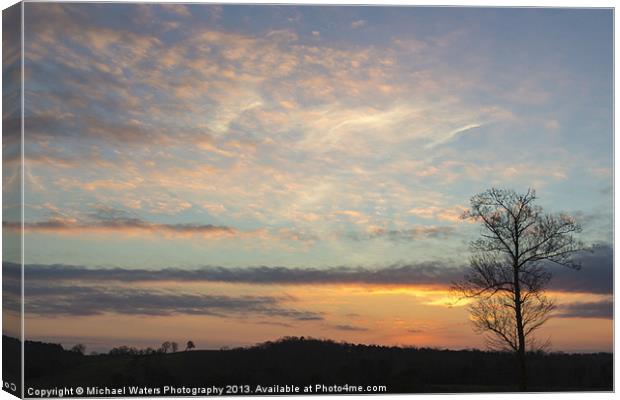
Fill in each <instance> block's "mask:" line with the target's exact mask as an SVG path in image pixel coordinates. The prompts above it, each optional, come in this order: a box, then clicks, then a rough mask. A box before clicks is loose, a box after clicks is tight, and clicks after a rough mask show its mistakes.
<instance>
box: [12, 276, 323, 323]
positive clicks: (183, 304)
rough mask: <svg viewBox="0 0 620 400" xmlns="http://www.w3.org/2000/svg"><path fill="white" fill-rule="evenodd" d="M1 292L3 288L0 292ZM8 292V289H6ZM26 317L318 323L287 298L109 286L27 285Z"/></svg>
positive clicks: (311, 314) (314, 313)
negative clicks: (200, 317) (213, 318)
mask: <svg viewBox="0 0 620 400" xmlns="http://www.w3.org/2000/svg"><path fill="white" fill-rule="evenodd" d="M3 289H4V288H3ZM7 289H8V290H9V291H11V288H10V287H7ZM25 294H26V297H27V299H26V302H25V310H26V312H27V313H32V314H37V315H45V316H60V315H71V316H90V315H99V314H103V313H118V314H127V315H153V316H166V315H173V314H187V315H212V316H218V317H224V318H227V317H240V316H256V315H258V316H263V317H274V318H285V319H290V320H295V321H315V320H322V319H323V317H322V316H321V314H319V313H316V312H311V311H303V310H297V309H292V308H287V307H284V306H283V304H282V303H284V302H286V301H290V300H291V299H290V298H281V297H273V296H236V297H235V296H222V295H208V294H196V293H178V292H176V291H175V292H171V291H164V290H155V289H149V290H145V289H136V288H123V287H114V286H113V287H110V286H105V287H104V286H77V285H70V286H69V285H54V286H50V285H49V284H45V283H41V282H37V283H35V282H31V281H28V282H27V284H26V286H25Z"/></svg>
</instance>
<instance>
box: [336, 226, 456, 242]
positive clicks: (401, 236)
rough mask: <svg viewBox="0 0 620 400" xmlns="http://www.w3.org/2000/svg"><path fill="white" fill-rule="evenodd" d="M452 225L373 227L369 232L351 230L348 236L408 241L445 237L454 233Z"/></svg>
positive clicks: (357, 238)
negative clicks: (406, 227) (401, 227)
mask: <svg viewBox="0 0 620 400" xmlns="http://www.w3.org/2000/svg"><path fill="white" fill-rule="evenodd" d="M454 231H455V229H454V227H452V226H416V227H414V228H410V229H384V228H376V227H375V228H371V229H370V230H369V231H368V232H365V233H358V232H351V233H349V234H347V237H349V238H351V239H354V240H369V239H379V238H383V239H387V240H390V241H393V242H406V241H411V240H417V239H422V238H445V237H448V236H450V235H452V234H453V233H454Z"/></svg>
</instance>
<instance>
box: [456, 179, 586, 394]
mask: <svg viewBox="0 0 620 400" xmlns="http://www.w3.org/2000/svg"><path fill="white" fill-rule="evenodd" d="M535 200H536V193H535V191H534V190H528V191H527V193H525V194H518V193H515V192H514V191H512V190H505V189H495V188H493V189H489V190H487V191H485V192H483V193H480V194H477V195H475V196H474V197H472V198H471V208H470V209H469V210H468V211H466V212H465V213H464V214H463V218H464V219H470V220H473V221H476V222H479V223H480V224H481V225H482V232H481V234H480V238H479V239H477V240H475V241H473V242H471V251H472V256H471V258H470V266H469V269H468V272H467V274H466V275H465V278H464V279H463V280H462V281H460V282H457V283H455V284H454V285H453V287H452V288H453V290H455V291H456V292H457V293H458V294H459V295H460V296H463V297H465V298H470V299H472V300H475V301H474V302H473V303H471V305H470V306H469V311H470V314H471V318H472V322H473V323H474V326H475V328H476V330H477V331H478V332H481V333H486V334H487V335H486V338H487V340H488V343H489V345H490V347H492V348H495V349H500V350H509V351H513V352H514V353H515V354H516V356H517V361H518V366H519V389H520V390H522V391H525V390H527V368H526V349H527V350H528V351H536V350H538V349H540V348H541V346H545V343H541V342H537V341H536V340H535V339H534V336H533V333H534V332H535V331H536V330H537V329H538V328H540V327H541V326H542V325H543V324H544V323H545V322H546V321H547V320H548V319H549V317H550V313H551V311H552V310H553V309H554V304H553V302H552V301H551V300H550V299H548V298H547V297H546V296H545V293H544V290H545V288H546V285H547V283H548V282H549V280H550V279H551V274H550V273H549V272H548V271H546V270H545V265H546V264H548V263H554V264H559V265H562V266H565V267H568V268H573V269H579V268H580V265H579V264H578V263H576V262H575V261H574V260H573V259H572V258H571V256H572V255H573V254H574V253H575V252H576V251H579V250H581V249H583V244H582V243H581V242H579V241H578V240H577V239H576V238H575V234H576V233H579V232H580V231H581V226H579V224H577V223H576V222H575V220H574V219H573V218H572V217H571V216H568V215H566V214H557V215H552V214H545V213H543V210H542V208H541V207H540V206H537V205H535Z"/></svg>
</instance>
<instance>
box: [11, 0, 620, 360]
mask: <svg viewBox="0 0 620 400" xmlns="http://www.w3.org/2000/svg"><path fill="white" fill-rule="evenodd" d="M24 18H25V36H24V43H25V45H24V46H25V47H24V48H25V53H24V62H25V70H24V74H25V82H24V90H25V93H24V96H25V109H24V121H25V125H24V134H25V142H24V150H25V165H24V176H25V220H24V225H25V242H24V243H25V248H24V251H25V259H24V260H23V262H24V264H25V265H26V270H25V275H26V283H25V286H26V304H25V309H26V314H25V335H26V338H27V339H28V338H29V339H36V340H45V341H54V342H60V343H63V344H66V345H72V344H75V343H78V342H79V343H84V344H85V345H86V346H87V348H88V349H90V350H105V349H109V348H110V347H112V346H116V345H122V344H126V345H136V346H140V347H142V346H147V345H153V346H155V345H157V344H159V343H161V342H163V341H165V340H174V341H178V342H180V343H184V342H185V341H186V340H190V339H191V340H193V341H194V343H196V346H197V347H198V348H219V347H222V346H241V345H250V344H254V343H258V342H262V341H266V340H273V339H277V338H279V337H282V336H287V335H299V336H302V335H303V336H313V337H326V338H332V339H336V340H345V341H350V342H360V343H376V344H386V345H414V346H431V347H441V348H472V347H477V348H482V347H484V341H483V339H482V337H481V336H480V335H477V334H476V333H475V332H474V331H473V329H472V324H471V322H470V321H469V319H468V318H469V317H468V314H467V309H466V307H465V306H464V304H454V303H455V302H454V299H453V298H452V297H451V296H450V294H449V292H448V288H449V286H450V284H451V282H453V281H455V280H458V279H460V278H461V277H462V276H463V274H464V267H465V266H466V265H467V263H468V258H469V246H468V243H469V242H470V241H471V240H473V239H475V238H476V236H477V235H479V233H480V227H479V226H477V225H475V224H472V223H470V222H467V221H463V220H461V219H460V218H459V216H460V215H461V214H462V212H463V211H464V210H466V209H467V206H468V204H469V199H470V198H471V197H472V196H473V195H475V194H476V193H478V192H481V191H483V190H485V189H487V188H489V187H491V186H500V187H508V188H512V189H515V190H517V191H520V192H525V191H526V190H527V189H528V188H530V187H531V188H535V189H536V191H537V194H538V204H540V205H541V206H543V207H544V209H545V210H546V211H549V212H566V213H569V214H571V215H573V216H575V218H576V219H577V220H578V221H579V222H580V223H582V224H583V226H584V231H583V233H582V235H581V239H582V240H584V242H586V243H588V244H591V245H596V249H595V250H594V251H593V252H591V253H584V254H578V255H577V257H578V258H579V259H580V260H581V261H582V264H583V269H582V271H573V270H567V269H562V268H558V267H553V268H552V271H553V273H554V279H553V281H552V282H551V284H550V287H549V295H550V296H551V297H552V298H554V299H555V300H556V302H557V304H558V308H557V310H556V311H555V314H554V317H553V318H552V319H551V320H550V321H549V322H548V323H547V325H546V326H545V327H544V328H543V329H542V330H541V334H540V335H541V336H543V337H549V338H550V340H551V343H552V348H553V349H554V350H562V351H588V352H589V351H611V350H612V340H613V339H612V311H611V310H612V296H613V292H612V286H611V281H612V280H611V276H612V268H613V266H612V265H613V263H612V259H613V246H612V239H613V227H612V226H613V225H612V221H613V209H612V196H613V187H612V172H613V166H612V164H613V154H612V143H613V128H612V104H613V97H612V88H613V84H612V80H613V70H612V66H613V61H612V54H613V51H612V31H613V28H612V27H613V14H612V11H611V10H609V9H579V10H577V9H544V8H536V9H525V8H521V9H511V8H501V9H493V8H458V7H457V8H422V7H356V6H347V7H336V6H249V5H244V6H217V5H181V4H175V5H162V4H141V5H132V4H103V3H102V4H76V3H67V4H50V3H27V4H26V5H25V17H24ZM17 62H18V58H16V59H14V60H13V64H11V63H10V62H9V63H8V64H7V63H6V62H5V63H4V64H5V69H4V71H3V74H4V76H5V81H6V80H7V77H8V78H9V79H10V77H14V76H15V75H14V74H15V70H16V69H15V68H16V67H15V65H17V64H15V63H17ZM11 74H13V75H11ZM9 87H10V86H9ZM6 91H7V89H5V92H6ZM8 95H9V94H7V93H5V96H8ZM3 114H4V121H5V124H8V125H6V126H7V127H10V126H12V125H10V123H11V121H15V120H17V119H16V118H17V116H18V112H17V111H16V110H3ZM16 115H17V116H16ZM5 142H6V143H5V144H3V151H4V165H5V171H7V172H5V174H4V177H3V179H4V182H5V183H4V185H5V188H11V187H13V186H11V185H12V184H13V185H14V184H15V182H16V181H17V182H18V181H19V180H18V179H15V177H16V176H18V175H19V174H18V173H17V172H18V171H19V157H18V153H15V152H14V151H13V153H11V145H12V142H11V141H10V140H8V141H5ZM13 150H14V148H13ZM7 155H8V157H7ZM5 190H7V189H5ZM5 203H6V200H5ZM11 204H12V205H13V206H15V203H9V205H5V210H4V211H5V222H4V225H3V228H4V231H5V232H6V234H5V236H7V235H8V237H10V235H14V234H16V232H19V231H18V228H19V213H16V212H13V213H11V211H10V210H11ZM19 261H20V260H19V249H18V248H17V247H16V246H13V247H12V248H10V247H9V248H7V246H6V244H5V250H4V258H3V268H4V270H5V276H7V275H8V276H14V277H15V278H14V279H15V280H14V281H13V282H16V281H17V279H18V276H19V265H18V264H19ZM8 282H9V283H5V288H8V291H9V292H10V290H11V287H10V284H11V280H10V279H9V280H8ZM50 282H55V284H54V285H50V284H49V283H50ZM6 290H7V289H5V291H6ZM5 321H9V324H8V326H10V325H11V324H10V321H11V315H10V313H9V316H5ZM5 325H7V324H5ZM7 329H8V328H7ZM9 333H10V332H9Z"/></svg>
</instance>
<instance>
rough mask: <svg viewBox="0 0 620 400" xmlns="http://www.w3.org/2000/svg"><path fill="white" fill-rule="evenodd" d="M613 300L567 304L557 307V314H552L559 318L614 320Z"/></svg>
mask: <svg viewBox="0 0 620 400" xmlns="http://www.w3.org/2000/svg"><path fill="white" fill-rule="evenodd" d="M613 310H614V302H613V300H602V301H595V302H583V303H569V304H562V305H560V306H559V307H558V312H557V313H556V314H554V316H556V317H560V318H604V319H613V318H614V312H613Z"/></svg>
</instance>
